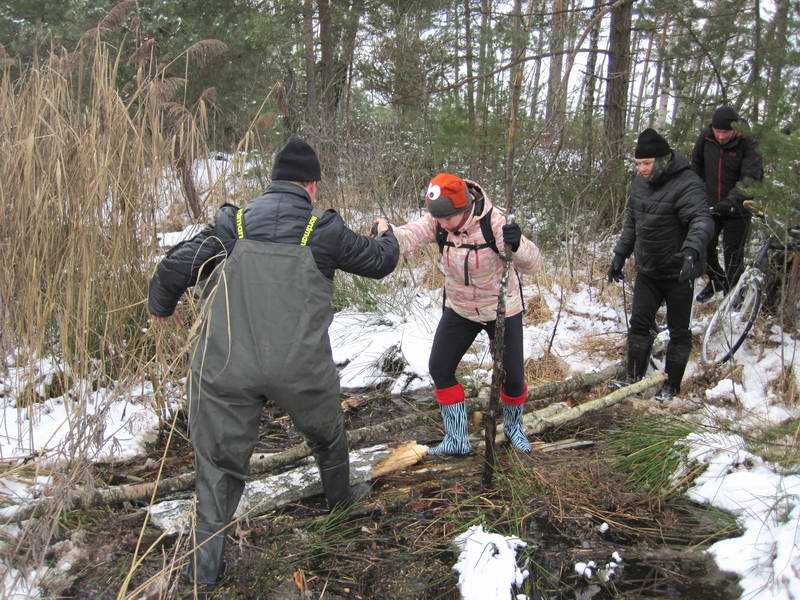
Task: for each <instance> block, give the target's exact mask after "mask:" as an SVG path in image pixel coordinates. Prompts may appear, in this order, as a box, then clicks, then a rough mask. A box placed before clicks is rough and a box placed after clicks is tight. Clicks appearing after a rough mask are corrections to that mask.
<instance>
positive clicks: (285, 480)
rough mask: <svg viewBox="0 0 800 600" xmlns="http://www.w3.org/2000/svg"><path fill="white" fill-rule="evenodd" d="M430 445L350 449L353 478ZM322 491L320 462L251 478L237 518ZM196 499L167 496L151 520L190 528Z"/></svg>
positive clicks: (380, 471)
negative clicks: (317, 464)
mask: <svg viewBox="0 0 800 600" xmlns="http://www.w3.org/2000/svg"><path fill="white" fill-rule="evenodd" d="M427 452H428V447H427V446H422V445H420V444H417V443H416V442H413V441H412V442H406V443H405V444H402V445H401V446H399V447H397V448H389V447H388V446H386V445H381V446H375V447H372V448H365V449H363V450H357V451H355V452H351V453H350V482H351V483H352V484H357V483H362V482H365V481H371V480H373V479H375V478H376V477H379V476H381V475H386V474H387V473H392V472H394V471H399V470H401V469H404V468H406V467H409V466H411V465H413V464H415V463H417V462H419V461H420V460H422V457H423V456H425V454H426V453H427ZM321 493H322V483H321V482H320V479H319V471H318V470H317V467H316V465H307V466H302V467H298V468H296V469H292V470H290V471H286V472H285V473H280V474H278V475H271V476H269V477H264V478H263V479H255V480H252V481H248V482H247V485H245V489H244V493H243V494H242V499H241V500H240V501H239V506H238V507H237V509H236V514H235V515H234V518H236V519H243V518H252V517H257V516H260V515H263V514H265V513H267V512H269V511H271V510H275V509H276V508H280V507H282V506H286V505H287V504H290V503H292V502H297V501H298V500H302V499H303V498H308V497H309V496H316V495H318V494H321ZM192 506H193V501H192V500H167V501H165V502H159V503H157V504H154V505H153V506H150V507H148V509H147V510H148V511H149V512H150V519H151V522H152V523H153V524H154V525H155V526H156V527H159V528H160V529H162V530H163V531H164V532H165V533H167V534H174V533H181V532H186V531H188V530H189V527H190V525H191V515H192Z"/></svg>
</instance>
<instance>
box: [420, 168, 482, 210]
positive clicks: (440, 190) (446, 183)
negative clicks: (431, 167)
mask: <svg viewBox="0 0 800 600" xmlns="http://www.w3.org/2000/svg"><path fill="white" fill-rule="evenodd" d="M425 203H426V204H427V206H428V211H429V212H430V213H431V215H433V216H434V217H439V218H445V217H450V216H452V215H457V214H458V213H461V212H464V211H465V210H467V209H468V208H469V207H470V206H472V197H471V196H470V194H469V192H468V191H467V183H466V182H465V181H464V180H463V179H461V177H457V176H455V175H451V174H450V173H439V174H438V175H436V176H435V177H434V178H433V179H431V182H430V184H429V185H428V191H427V192H425Z"/></svg>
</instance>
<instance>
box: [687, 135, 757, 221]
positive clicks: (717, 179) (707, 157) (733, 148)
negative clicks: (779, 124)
mask: <svg viewBox="0 0 800 600" xmlns="http://www.w3.org/2000/svg"><path fill="white" fill-rule="evenodd" d="M692 169H693V170H694V172H695V173H697V174H698V175H699V176H700V179H702V180H703V181H704V182H705V184H706V194H707V195H708V202H709V205H710V206H714V205H716V204H718V203H722V204H720V206H719V207H718V210H720V212H721V214H723V215H726V214H730V215H732V216H741V215H745V214H749V213H748V212H747V209H745V208H744V207H743V206H742V202H743V201H745V200H747V199H748V198H749V196H747V195H746V194H744V193H743V192H742V191H741V190H739V189H738V188H737V187H736V184H737V183H738V182H739V181H742V180H745V179H750V180H752V181H761V180H762V179H763V177H764V165H763V159H762V158H761V153H760V152H759V150H758V144H757V143H756V141H755V140H753V139H751V138H749V137H746V136H744V135H742V134H741V133H738V132H737V133H736V134H735V135H734V137H733V138H732V139H730V140H729V141H728V142H726V143H725V144H724V145H720V143H719V142H718V141H717V140H716V138H715V137H714V132H713V131H711V128H708V129H704V130H703V132H702V133H701V134H700V137H698V138H697V141H696V142H695V144H694V149H693V150H692Z"/></svg>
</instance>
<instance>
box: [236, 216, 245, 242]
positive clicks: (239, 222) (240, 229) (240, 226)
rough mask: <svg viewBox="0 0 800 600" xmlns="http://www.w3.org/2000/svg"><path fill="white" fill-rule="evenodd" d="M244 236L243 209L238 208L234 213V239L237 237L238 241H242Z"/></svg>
mask: <svg viewBox="0 0 800 600" xmlns="http://www.w3.org/2000/svg"><path fill="white" fill-rule="evenodd" d="M244 236H245V230H244V209H243V208H240V209H239V210H237V211H236V237H238V238H239V239H240V240H243V239H244Z"/></svg>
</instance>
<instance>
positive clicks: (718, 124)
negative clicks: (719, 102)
mask: <svg viewBox="0 0 800 600" xmlns="http://www.w3.org/2000/svg"><path fill="white" fill-rule="evenodd" d="M738 120H739V115H737V114H736V111H735V110H733V109H732V108H731V107H730V106H720V107H719V108H718V109H717V110H715V111H714V116H713V117H711V126H712V127H713V128H714V129H722V130H728V129H733V127H731V123H733V122H734V121H738Z"/></svg>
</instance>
